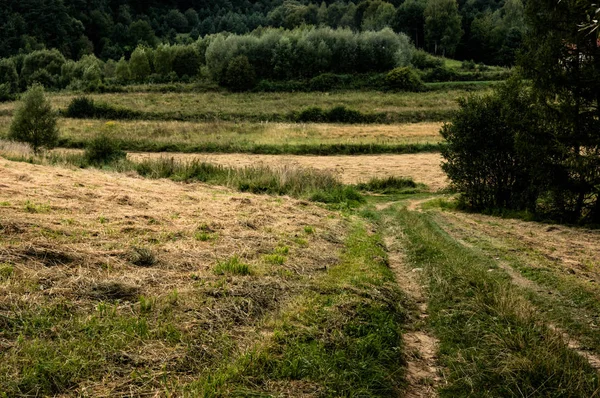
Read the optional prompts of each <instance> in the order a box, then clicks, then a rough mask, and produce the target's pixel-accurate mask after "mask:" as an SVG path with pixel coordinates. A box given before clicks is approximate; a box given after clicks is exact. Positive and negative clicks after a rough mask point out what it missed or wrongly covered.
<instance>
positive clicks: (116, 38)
mask: <svg viewBox="0 0 600 398" xmlns="http://www.w3.org/2000/svg"><path fill="white" fill-rule="evenodd" d="M0 3H1V7H0V9H1V11H0V58H5V57H10V56H12V55H16V54H20V53H29V52H32V51H35V50H39V49H42V48H48V49H51V48H55V49H58V50H59V51H60V52H61V53H62V54H63V55H64V56H65V57H67V58H70V59H79V58H81V57H82V56H83V55H86V54H92V53H93V54H95V55H96V56H98V57H100V58H101V59H104V60H108V59H114V60H118V59H120V58H121V57H122V56H129V55H130V54H131V53H132V52H133V50H134V49H135V48H136V47H137V45H138V44H146V45H148V46H150V47H155V46H157V45H158V44H160V43H170V44H175V43H179V44H186V43H190V42H192V41H195V40H196V39H197V38H198V37H200V36H204V35H207V34H213V33H219V32H232V33H237V34H243V33H248V32H251V31H253V30H255V29H256V28H258V27H260V26H263V27H283V28H286V29H292V28H295V27H298V26H301V25H315V26H328V27H332V28H340V27H342V28H350V29H352V30H354V31H367V30H381V29H383V28H386V27H390V28H392V29H393V30H394V31H396V32H403V33H406V34H407V35H408V36H409V37H410V38H411V40H412V41H413V42H414V44H415V45H416V46H417V47H419V48H424V49H426V50H428V51H429V52H432V53H437V54H438V55H450V56H456V57H457V58H459V59H467V60H469V59H473V60H475V61H477V62H484V63H488V64H501V65H512V64H513V63H514V59H515V53H516V50H517V49H518V48H519V47H520V45H521V41H522V37H523V35H524V31H525V27H524V22H523V3H522V0H467V1H464V0H459V1H458V2H457V0H405V1H401V0H389V1H387V2H386V1H382V0H365V1H356V2H348V1H340V0H338V1H331V0H329V1H323V2H320V3H319V2H314V3H311V2H309V1H307V0H300V1H296V0H270V1H249V0H217V1H210V2H208V1H200V0H185V1H175V0H173V1H158V0H153V1H152V0H151V1H141V0H87V1H86V0H0Z"/></svg>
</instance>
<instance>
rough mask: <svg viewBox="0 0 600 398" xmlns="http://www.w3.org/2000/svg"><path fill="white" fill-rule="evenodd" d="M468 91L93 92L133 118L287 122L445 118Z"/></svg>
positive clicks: (62, 101) (5, 106)
mask: <svg viewBox="0 0 600 398" xmlns="http://www.w3.org/2000/svg"><path fill="white" fill-rule="evenodd" d="M468 93H469V91H466V90H460V89H457V90H448V91H432V92H423V93H385V92H376V91H365V92H362V91H349V92H332V93H243V94H235V93H220V92H211V93H119V94H90V95H88V97H89V98H91V99H92V100H94V101H95V102H96V103H105V104H108V105H110V106H112V107H115V108H118V109H125V110H127V111H129V112H133V113H134V114H132V115H131V116H128V117H130V118H133V119H152V120H186V121H216V120H234V121H244V120H245V121H257V122H260V121H288V120H290V118H294V116H292V115H294V114H298V113H299V112H300V111H302V110H304V109H306V108H309V107H320V108H322V109H324V110H328V109H331V108H334V107H337V106H345V107H347V108H349V109H352V110H355V111H359V112H361V113H362V114H365V115H375V116H376V119H377V120H383V121H385V122H387V123H394V122H416V121H437V122H439V121H444V120H447V118H448V116H449V114H450V113H451V112H452V111H453V110H455V109H457V102H456V100H457V98H459V97H462V96H465V95H467V94H468ZM80 96H81V95H80V94H64V93H58V94H52V95H51V96H50V99H51V102H52V105H53V106H54V107H55V109H66V108H67V106H68V105H69V103H70V102H71V100H72V99H73V98H76V97H80ZM15 106H16V102H7V103H0V115H10V114H12V112H13V111H14V109H15Z"/></svg>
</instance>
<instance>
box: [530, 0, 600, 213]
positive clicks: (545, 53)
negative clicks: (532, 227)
mask: <svg viewBox="0 0 600 398" xmlns="http://www.w3.org/2000/svg"><path fill="white" fill-rule="evenodd" d="M526 16H527V19H528V21H529V27H530V32H529V33H528V35H527V40H526V43H525V44H526V45H525V50H526V51H525V52H524V54H523V56H522V58H521V67H522V70H523V72H524V74H525V77H526V78H528V79H531V81H532V83H533V87H534V92H535V94H536V99H537V100H538V101H539V102H538V103H539V104H540V106H541V107H542V109H543V114H542V115H541V116H540V118H541V119H542V120H544V122H545V124H546V125H547V126H548V128H547V129H545V130H542V131H540V132H539V134H538V135H537V136H533V137H530V139H529V140H528V142H529V148H530V152H531V153H530V156H531V157H532V161H535V162H536V163H537V164H539V167H538V173H539V174H540V175H542V176H543V178H544V179H545V180H546V182H547V184H548V192H547V195H546V196H545V198H544V199H545V203H544V207H545V210H546V211H548V212H550V213H551V214H553V215H554V218H558V219H561V220H564V221H567V222H580V221H584V222H591V223H594V224H598V225H600V134H598V132H599V131H600V117H599V115H600V51H599V47H598V37H597V35H594V34H589V31H586V30H585V29H581V23H582V22H583V21H585V20H586V19H587V18H589V17H590V3H589V2H584V1H563V2H557V3H555V2H552V1H550V0H532V1H529V2H527V9H526Z"/></svg>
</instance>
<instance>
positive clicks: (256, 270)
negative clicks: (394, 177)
mask: <svg viewBox="0 0 600 398" xmlns="http://www.w3.org/2000/svg"><path fill="white" fill-rule="evenodd" d="M0 170H1V173H0V203H1V206H2V207H1V212H0V229H1V231H2V233H1V234H0V264H1V267H0V291H1V292H2V294H1V298H0V322H1V324H2V328H0V342H1V344H2V350H1V351H0V357H1V358H2V361H1V364H0V368H1V371H0V386H1V387H0V389H1V390H2V391H3V392H5V393H7V394H8V395H9V396H24V395H56V394H60V395H61V396H65V395H67V396H80V395H92V396H124V395H136V396H139V395H140V396H141V395H148V394H150V395H154V394H155V393H161V394H165V393H168V394H181V393H183V392H186V391H187V393H189V394H192V395H195V394H216V395H219V396H227V395H229V394H231V393H235V392H236V391H237V393H238V394H240V393H241V394H243V391H246V393H249V392H250V391H255V392H256V393H259V392H263V393H267V392H270V393H276V394H277V393H278V394H282V393H283V394H285V393H286V391H287V392H290V391H292V390H293V391H296V392H298V391H299V392H301V393H302V394H303V395H307V396H314V395H320V394H327V392H328V391H330V392H331V391H340V390H347V391H352V390H353V389H360V388H368V385H369V384H370V383H377V385H378V387H377V388H378V389H379V390H380V391H388V392H391V391H393V390H398V389H399V388H401V378H399V377H400V376H401V373H398V372H397V369H398V367H399V366H400V364H401V360H400V358H399V357H398V355H399V351H398V349H397V347H398V344H399V328H398V325H399V322H400V318H399V315H398V314H395V313H394V311H400V308H399V307H398V308H397V309H394V308H387V307H385V306H382V303H384V302H385V301H383V300H392V301H396V300H398V297H400V296H398V293H397V292H395V290H394V289H395V288H394V287H393V286H391V285H390V283H391V282H390V278H391V277H390V274H389V272H388V271H386V270H385V265H383V263H381V264H379V263H376V262H373V261H374V260H372V259H371V258H370V257H368V256H367V255H366V254H365V255H364V256H363V254H361V253H362V252H363V251H366V252H365V253H378V252H381V253H380V256H385V253H383V252H382V251H381V248H378V247H377V246H374V245H375V244H376V243H377V241H376V240H373V238H369V237H368V236H367V235H366V232H365V229H364V228H365V227H363V226H362V224H361V223H360V222H357V221H353V222H349V221H346V220H344V219H343V218H341V217H340V216H339V215H337V214H335V213H331V212H328V211H326V210H323V209H322V208H319V207H315V206H313V205H309V204H307V203H306V202H299V201H295V200H290V199H277V198H273V197H268V196H254V195H248V194H238V193H234V192H232V191H230V190H227V189H219V188H210V187H208V186H205V185H201V184H178V183H173V182H167V181H164V180H160V181H156V180H146V179H140V178H132V177H127V176H124V175H122V174H114V173H105V172H100V171H93V170H83V171H77V170H69V169H64V168H55V167H48V166H36V165H28V164H25V163H13V162H8V161H5V160H2V159H0ZM363 237H367V241H364V238H363ZM369 239H371V240H372V243H369ZM344 242H349V246H346V250H350V251H352V253H353V256H352V257H348V255H346V254H344V252H342V248H343V247H344ZM380 258H381V260H377V261H383V258H384V257H380ZM337 267H342V268H343V270H342V271H341V272H343V273H344V275H345V276H344V277H342V278H339V277H337V276H336V275H338V274H339V273H340V270H338V269H337ZM353 269H354V271H352V272H350V273H348V272H349V271H350V270H353ZM345 278H358V279H357V281H361V282H360V285H357V286H356V287H355V288H354V289H356V290H355V291H356V293H351V294H350V295H348V294H344V295H339V294H337V293H335V292H336V290H337V289H346V288H350V287H351V286H353V285H354V284H355V283H358V282H354V281H353V280H352V279H345ZM365 278H368V279H365ZM365 284H366V285H365ZM372 284H375V285H380V289H384V290H383V291H385V292H386V293H381V294H382V295H380V296H376V295H373V293H370V290H371V288H369V286H371V285H372ZM386 286H388V287H387V288H386ZM385 289H387V290H385ZM363 290H364V292H363V293H360V292H362V291H363ZM350 291H351V290H350ZM305 292H317V296H319V292H322V294H323V295H322V296H320V298H317V299H315V297H314V295H313V294H312V293H310V294H307V293H305ZM365 294H366V295H365ZM369 297H370V298H369ZM322 300H325V301H322ZM309 314H310V315H309ZM334 314H335V315H334ZM305 316H309V318H308V319H310V321H308V320H305V319H304V317H305ZM370 316H373V317H374V318H373V319H372V320H369V318H368V317H370ZM381 316H383V318H381ZM365 317H366V318H365ZM377 317H380V318H381V322H387V323H385V325H383V324H380V323H378V322H380V321H378V320H377ZM357 322H360V326H359V324H358V323H357ZM291 325H296V326H295V327H294V329H292V330H290V329H289V327H290V326H291ZM327 325H331V326H327ZM340 325H342V326H343V325H346V326H344V327H345V328H347V330H348V333H350V331H351V330H354V329H355V328H356V327H360V328H361V330H363V332H366V333H367V334H362V335H355V334H352V333H350V334H348V335H346V334H345V333H343V334H342V335H328V334H323V335H322V334H321V330H324V329H323V328H325V330H326V329H327V327H333V328H339V327H340ZM354 325H355V326H354ZM368 325H372V326H368ZM365 327H366V328H367V329H365ZM369 327H372V328H373V331H371V332H368V328H369ZM382 327H387V328H389V330H390V333H389V335H388V336H382V335H380V333H379V332H380V331H381V330H382V329H381V328H382ZM298 328H301V329H304V330H305V332H304V333H303V334H302V336H299V335H298V336H297V335H296V332H295V331H294V330H296V331H297V330H300V329H298ZM343 330H344V329H340V331H343ZM375 331H377V334H374V333H375ZM311 334H314V337H313V341H314V342H315V343H318V342H321V343H319V344H321V345H315V344H311V345H310V347H308V346H307V347H306V348H304V349H303V348H302V344H304V343H303V339H304V338H305V337H306V336H308V335H311ZM373 338H375V340H373ZM282 339H285V340H282ZM363 339H364V341H365V342H367V341H369V342H370V344H373V343H375V342H376V341H377V343H376V344H379V346H378V348H377V350H379V351H377V350H373V347H372V348H371V349H369V352H366V351H365V352H364V353H361V352H356V353H355V354H352V353H350V352H349V353H348V356H343V357H341V358H338V359H331V358H330V357H331V355H330V354H329V353H328V352H330V351H331V350H332V349H333V350H334V351H335V352H340V351H338V350H346V348H343V347H344V345H345V344H346V343H348V342H351V341H354V344H361V341H363ZM336 347H337V348H336ZM297 350H301V352H303V354H300V353H299V352H297ZM282 355H283V357H282ZM303 355H304V356H305V357H306V360H307V361H310V362H312V363H316V361H322V362H323V363H322V366H323V369H319V368H314V369H307V370H300V369H296V370H294V369H292V368H290V366H293V364H290V363H289V362H288V361H289V359H286V356H287V358H290V359H292V358H293V360H295V361H302V360H303V359H302V357H303ZM352 355H356V358H355V359H352ZM378 355H379V357H378ZM251 358H260V361H259V362H258V363H256V362H255V360H252V359H251ZM328 358H329V359H328ZM369 358H370V359H369ZM384 358H387V359H384ZM331 360H335V361H337V362H336V363H331V364H330V363H329V362H328V361H331ZM249 361H250V362H249ZM261 363H262V364H261ZM249 365H251V366H249ZM260 366H265V367H266V368H268V369H272V370H271V371H270V373H269V372H267V371H266V370H263V369H262V368H260ZM364 367H367V368H369V369H370V373H369V374H368V375H365V378H364V380H362V381H361V380H357V379H356V378H349V377H348V376H349V375H350V374H356V371H357V370H358V369H363V368H364ZM325 368H327V369H329V370H327V371H325ZM336 369H337V370H336ZM289 372H293V373H289ZM297 372H300V373H297ZM307 372H308V373H307ZM286 374H290V375H293V374H297V375H299V376H296V378H297V379H298V382H294V383H290V382H288V381H287V380H289V379H288V377H289V376H285V375H286ZM366 376H368V377H366ZM291 377H292V378H294V376H291ZM259 380H262V381H260V382H259ZM361 383H367V384H364V385H363V384H361ZM294 394H295V393H294Z"/></svg>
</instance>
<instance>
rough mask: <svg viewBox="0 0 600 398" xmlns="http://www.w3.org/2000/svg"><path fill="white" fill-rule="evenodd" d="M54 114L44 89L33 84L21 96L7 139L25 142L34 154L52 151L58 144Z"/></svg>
mask: <svg viewBox="0 0 600 398" xmlns="http://www.w3.org/2000/svg"><path fill="white" fill-rule="evenodd" d="M56 119H57V117H56V114H55V113H54V111H53V110H52V106H51V105H50V101H49V100H47V99H46V97H45V95H44V87H43V86H41V85H39V84H35V85H33V86H31V88H30V89H29V90H27V92H26V93H25V95H23V101H22V104H21V105H20V107H19V108H18V109H17V111H16V113H15V116H14V118H13V121H12V124H11V126H10V130H9V132H8V138H9V139H12V140H15V141H20V142H26V143H28V144H29V145H31V148H32V149H33V151H34V152H36V153H37V152H39V150H40V148H48V149H52V148H54V147H55V146H56V144H57V142H58V128H57V127H56Z"/></svg>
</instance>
